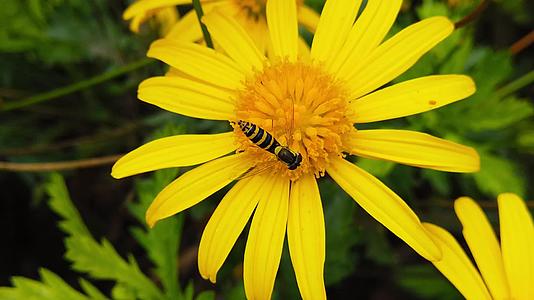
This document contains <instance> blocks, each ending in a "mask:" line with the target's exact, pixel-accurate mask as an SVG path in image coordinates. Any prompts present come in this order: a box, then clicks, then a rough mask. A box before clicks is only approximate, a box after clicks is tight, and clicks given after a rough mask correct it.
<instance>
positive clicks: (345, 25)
mask: <svg viewBox="0 0 534 300" xmlns="http://www.w3.org/2000/svg"><path fill="white" fill-rule="evenodd" d="M361 2H362V1H361V0H328V1H326V3H325V5H324V8H323V11H322V12H321V18H320V19H319V24H318V25H317V31H316V32H315V36H314V37H313V43H312V48H311V57H312V58H313V59H315V60H316V61H323V62H325V63H326V65H328V64H330V63H331V61H332V59H334V58H335V56H336V55H337V54H338V52H339V50H340V49H341V47H342V46H343V44H344V43H345V40H346V39H347V36H348V34H349V32H350V29H351V28H352V24H353V23H354V19H355V18H356V15H357V14H358V9H359V7H360V4H361Z"/></svg>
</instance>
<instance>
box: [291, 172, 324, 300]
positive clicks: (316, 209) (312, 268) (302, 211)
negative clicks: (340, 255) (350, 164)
mask: <svg viewBox="0 0 534 300" xmlns="http://www.w3.org/2000/svg"><path fill="white" fill-rule="evenodd" d="M287 240H288V244H289V253H290V255H291V262H292V264H293V269H294V270H295V275H296V277H297V283H298V286H299V290H300V295H301V296H302V299H326V290H325V286H324V279H323V271H324V261H325V228H324V215H323V207H322V203H321V195H320V194H319V188H318V186H317V182H316V180H315V178H314V177H313V175H307V176H304V177H301V178H300V179H299V180H298V181H295V182H293V183H292V184H291V193H290V197H289V216H288V219H287Z"/></svg>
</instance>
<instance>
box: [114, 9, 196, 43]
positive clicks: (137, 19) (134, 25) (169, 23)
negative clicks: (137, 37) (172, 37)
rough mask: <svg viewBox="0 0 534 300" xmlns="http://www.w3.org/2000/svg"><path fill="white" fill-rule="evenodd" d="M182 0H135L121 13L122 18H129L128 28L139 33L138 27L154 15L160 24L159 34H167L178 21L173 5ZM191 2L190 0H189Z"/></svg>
mask: <svg viewBox="0 0 534 300" xmlns="http://www.w3.org/2000/svg"><path fill="white" fill-rule="evenodd" d="M182 2H184V1H183V0H182V1H180V0H137V1H136V2H134V3H132V4H131V5H130V6H129V7H128V8H127V9H126V10H125V11H124V13H123V15H122V18H123V19H124V20H130V30H131V31H133V32H135V33H139V27H140V26H141V24H143V23H144V22H146V21H147V20H149V19H151V18H152V17H154V18H155V19H156V22H157V24H158V25H159V26H160V35H161V36H165V35H167V34H168V33H169V32H170V31H171V29H172V28H173V26H174V25H175V24H176V22H178V11H177V10H176V7H174V5H176V4H181V3H182ZM189 2H191V1H189Z"/></svg>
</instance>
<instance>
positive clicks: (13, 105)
mask: <svg viewBox="0 0 534 300" xmlns="http://www.w3.org/2000/svg"><path fill="white" fill-rule="evenodd" d="M152 62H154V60H152V59H148V58H143V59H140V60H136V61H134V62H131V63H129V64H127V65H124V66H121V67H118V68H116V69H114V70H111V71H109V72H106V73H102V74H100V75H97V76H94V77H91V78H88V79H85V80H82V81H79V82H76V83H73V84H70V85H67V86H64V87H60V88H57V89H54V90H51V91H48V92H44V93H41V94H37V95H35V96H31V97H28V98H24V99H21V100H18V101H12V102H8V103H5V104H3V105H2V104H0V112H2V111H10V110H15V109H19V108H22V107H26V106H30V105H34V104H37V103H41V102H44V101H49V100H52V99H55V98H58V97H61V96H65V95H68V94H72V93H74V92H77V91H81V90H84V89H87V88H89V87H92V86H94V85H97V84H100V83H102V82H105V81H108V80H110V79H113V78H115V77H117V76H120V75H122V74H125V73H128V72H130V71H133V70H135V69H139V68H141V67H143V66H146V65H148V64H150V63H152Z"/></svg>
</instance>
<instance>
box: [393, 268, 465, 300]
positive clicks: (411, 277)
mask: <svg viewBox="0 0 534 300" xmlns="http://www.w3.org/2000/svg"><path fill="white" fill-rule="evenodd" d="M395 278H396V281H397V283H398V284H399V285H400V286H401V287H403V288H404V289H406V290H408V291H410V292H412V293H413V294H414V295H416V296H418V297H421V298H422V299H435V300H454V299H463V298H462V296H461V295H460V293H459V292H458V291H457V290H456V289H455V288H454V286H453V285H452V284H451V283H449V281H447V280H446V279H445V278H444V277H443V275H441V274H440V273H439V272H438V271H437V270H436V269H434V267H433V266H431V265H430V264H426V265H416V266H409V267H403V268H402V269H400V270H399V271H398V272H397V274H395Z"/></svg>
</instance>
